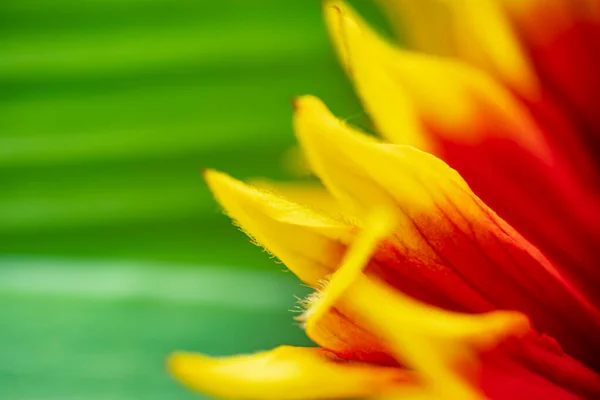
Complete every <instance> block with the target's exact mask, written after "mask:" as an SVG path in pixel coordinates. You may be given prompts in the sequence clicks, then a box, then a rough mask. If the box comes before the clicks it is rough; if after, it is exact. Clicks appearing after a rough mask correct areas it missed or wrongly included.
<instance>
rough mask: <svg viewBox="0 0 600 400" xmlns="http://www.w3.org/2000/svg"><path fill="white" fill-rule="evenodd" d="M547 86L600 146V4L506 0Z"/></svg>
mask: <svg viewBox="0 0 600 400" xmlns="http://www.w3.org/2000/svg"><path fill="white" fill-rule="evenodd" d="M501 3H502V4H503V5H504V7H505V9H506V10H507V11H508V13H509V14H510V16H511V17H512V21H513V23H514V26H515V27H516V28H517V30H518V32H519V34H520V35H521V37H522V38H523V40H524V42H525V45H526V47H527V50H528V51H529V53H530V54H531V56H532V60H533V61H534V62H535V67H536V69H537V71H538V74H539V75H540V76H541V79H542V82H543V84H544V85H545V86H546V87H548V88H550V89H551V90H552V92H553V94H554V95H555V96H556V97H557V98H558V100H560V101H561V105H562V106H563V107H565V108H567V109H568V110H569V111H570V112H571V113H572V114H571V115H572V116H573V117H575V118H577V119H578V120H579V121H580V122H581V124H582V125H581V126H580V127H581V128H582V130H585V129H586V128H587V132H586V133H587V134H588V135H591V136H592V138H593V139H594V140H595V144H596V145H598V143H599V141H600V117H599V115H598V108H597V105H598V102H600V76H599V75H598V70H599V69H600V63H599V62H598V58H597V54H598V53H599V52H600V3H598V2H597V1H596V0H502V1H501Z"/></svg>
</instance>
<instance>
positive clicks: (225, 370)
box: [168, 346, 414, 400]
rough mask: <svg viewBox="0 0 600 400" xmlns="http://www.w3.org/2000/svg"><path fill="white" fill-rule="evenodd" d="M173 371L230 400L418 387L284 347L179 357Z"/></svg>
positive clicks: (394, 373)
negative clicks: (234, 354) (249, 351)
mask: <svg viewBox="0 0 600 400" xmlns="http://www.w3.org/2000/svg"><path fill="white" fill-rule="evenodd" d="M168 367H169V370H170V371H171V373H172V374H173V375H174V376H175V377H176V378H178V379H179V380H180V381H181V382H183V383H184V384H185V385H186V386H188V387H190V388H191V389H193V390H196V391H198V392H201V393H204V394H208V395H210V396H214V397H219V398H225V399H249V400H255V399H256V400H265V399H266V400H270V399H273V400H285V399H298V400H302V399H342V398H365V397H375V396H383V395H386V394H389V393H393V392H394V391H396V390H398V389H401V388H403V387H407V386H408V387H410V386H414V379H413V377H412V375H411V374H410V373H409V372H406V371H403V370H401V369H399V368H391V367H383V366H375V365H367V364H361V363H354V362H344V361H341V360H339V359H337V358H336V357H335V356H334V355H333V354H332V353H329V352H327V351H325V350H322V349H318V348H298V347H291V346H281V347H278V348H275V349H273V350H271V351H266V352H262V353H256V354H252V355H242V356H234V357H224V358H211V357H208V356H204V355H201V354H191V353H175V354H173V355H172V356H171V357H170V359H169V362H168Z"/></svg>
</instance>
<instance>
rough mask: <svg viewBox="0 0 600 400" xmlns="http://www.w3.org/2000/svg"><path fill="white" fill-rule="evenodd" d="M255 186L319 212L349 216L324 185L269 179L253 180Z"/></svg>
mask: <svg viewBox="0 0 600 400" xmlns="http://www.w3.org/2000/svg"><path fill="white" fill-rule="evenodd" d="M249 183H251V184H252V185H253V186H255V187H257V188H259V189H264V190H267V191H269V192H271V193H274V194H277V195H280V196H281V197H283V198H286V199H288V200H290V201H292V202H294V203H298V204H302V205H304V206H307V207H310V208H312V209H314V210H316V211H317V212H321V213H323V214H326V215H331V216H342V215H344V216H346V217H347V216H348V212H347V211H346V210H341V209H340V204H339V203H338V202H337V201H336V200H335V198H333V196H331V194H329V193H328V192H327V190H326V189H325V188H324V187H323V185H321V184H319V183H316V182H273V181H270V180H267V179H253V180H251V181H250V182H249Z"/></svg>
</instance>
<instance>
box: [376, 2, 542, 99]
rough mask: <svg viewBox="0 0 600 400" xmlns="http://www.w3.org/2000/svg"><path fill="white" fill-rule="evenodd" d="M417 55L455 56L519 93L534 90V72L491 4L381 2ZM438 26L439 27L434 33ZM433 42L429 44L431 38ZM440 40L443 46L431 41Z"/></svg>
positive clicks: (500, 12)
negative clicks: (403, 28)
mask: <svg viewBox="0 0 600 400" xmlns="http://www.w3.org/2000/svg"><path fill="white" fill-rule="evenodd" d="M381 3H382V5H383V6H384V7H385V8H386V9H387V10H389V12H390V13H391V14H392V15H393V16H394V17H395V18H394V20H395V21H396V22H397V23H398V24H399V25H404V26H406V28H407V29H406V30H403V31H402V33H404V34H405V35H406V36H407V37H408V42H409V43H408V44H409V45H410V46H411V47H412V48H414V49H416V50H419V51H423V52H426V53H430V54H437V55H442V56H452V57H456V58H460V59H462V60H464V61H467V62H468V63H470V64H472V65H475V66H477V67H479V68H481V69H483V70H486V71H488V72H489V73H491V74H492V75H494V76H496V77H498V78H499V79H500V80H501V81H502V82H504V83H506V84H507V85H508V86H510V87H512V88H514V89H515V90H517V91H518V92H521V93H532V92H537V91H538V90H539V88H538V86H539V83H538V81H537V77H536V76H535V71H534V69H533V68H532V66H531V65H530V62H529V59H528V55H527V54H526V52H525V51H524V49H523V48H522V47H521V43H520V41H519V37H518V36H517V35H516V33H515V32H514V30H513V27H512V25H511V22H510V20H509V18H508V16H507V14H506V13H505V10H504V9H503V7H502V5H501V4H500V3H498V1H497V0H481V1H478V2H477V4H473V2H472V1H470V0H451V1H448V0H421V1H413V0H382V1H381ZM440 28H441V29H440ZM434 38H435V40H434ZM440 41H443V42H444V45H443V46H442V45H438V44H437V42H440Z"/></svg>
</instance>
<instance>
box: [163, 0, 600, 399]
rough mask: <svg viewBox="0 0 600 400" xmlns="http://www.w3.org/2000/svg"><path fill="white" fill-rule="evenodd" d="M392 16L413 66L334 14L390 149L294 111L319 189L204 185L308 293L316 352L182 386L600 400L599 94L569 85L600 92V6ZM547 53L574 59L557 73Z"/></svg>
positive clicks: (280, 393) (331, 19) (497, 6)
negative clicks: (592, 51)
mask: <svg viewBox="0 0 600 400" xmlns="http://www.w3.org/2000/svg"><path fill="white" fill-rule="evenodd" d="M381 3H382V5H383V6H384V8H386V9H388V10H389V11H390V14H391V15H402V16H404V17H406V16H408V17H409V18H408V20H406V21H404V22H405V23H404V24H403V26H404V27H405V28H408V35H407V36H408V38H409V41H410V42H411V44H412V45H413V46H414V47H416V48H417V49H418V50H420V51H422V53H414V52H409V51H406V50H403V49H400V48H397V47H395V46H394V45H392V44H390V43H388V42H387V41H386V40H384V39H382V38H381V37H380V36H379V35H378V34H377V33H376V32H374V31H373V30H371V29H370V28H369V27H368V26H367V25H366V24H365V23H364V22H363V21H362V20H361V18H360V17H359V16H358V15H357V14H356V13H355V12H354V11H353V10H352V9H350V8H349V7H348V6H346V5H345V4H344V3H342V2H338V1H329V2H326V3H325V6H324V13H325V19H326V22H327V25H328V28H329V30H330V33H331V36H332V39H333V41H334V43H335V45H336V49H337V51H338V53H339V56H340V59H341V61H342V64H343V66H344V68H345V70H346V72H347V73H348V75H349V76H350V78H351V79H352V81H353V83H354V85H355V87H356V90H357V93H358V94H359V97H360V98H361V100H362V101H363V104H364V107H365V109H366V111H367V112H368V114H369V115H370V117H371V118H372V121H373V124H374V126H375V127H376V129H377V130H378V132H379V133H380V134H381V135H382V136H384V137H385V138H386V139H387V140H388V141H389V142H388V143H385V142H381V141H379V140H378V139H375V138H373V137H371V136H369V135H366V134H364V133H363V132H360V131H359V130H357V129H356V128H353V127H351V126H349V125H348V124H346V123H345V122H343V121H341V120H339V119H337V118H336V117H334V116H333V115H332V114H331V113H330V111H329V110H328V109H327V108H326V106H325V105H324V104H323V103H322V102H321V101H320V100H319V99H317V98H315V97H312V96H303V97H300V98H297V99H296V100H295V101H294V109H295V112H294V130H295V132H296V135H297V138H298V141H299V143H300V146H301V148H302V152H303V155H304V157H305V159H306V161H307V163H308V167H309V168H310V170H311V171H312V172H313V173H314V174H315V175H316V176H317V177H318V178H319V180H320V182H321V184H322V186H315V185H312V186H311V187H310V188H309V189H305V190H301V189H298V188H296V187H291V186H289V185H288V186H282V185H277V184H273V183H268V182H256V183H254V184H248V183H244V182H240V181H238V180H236V179H234V178H231V177H229V176H228V175H226V174H223V173H220V172H217V171H213V170H208V171H206V172H205V179H206V182H207V184H208V186H209V188H210V189H211V191H212V192H213V194H214V196H215V198H216V199H217V201H218V202H219V203H220V204H221V206H222V207H223V209H224V210H225V212H226V213H227V214H228V215H229V216H230V217H231V218H232V219H233V220H234V221H235V222H236V224H237V225H238V226H240V227H241V228H242V229H243V230H244V231H245V232H246V233H247V234H248V236H250V237H251V238H252V239H253V240H254V241H255V242H256V243H257V244H259V245H261V246H263V247H264V248H265V249H266V250H268V251H269V252H271V253H272V254H274V255H275V256H276V257H277V258H279V259H280V260H281V261H282V262H283V263H284V264H285V265H286V266H287V267H288V268H289V269H290V270H291V271H292V272H294V273H295V274H296V275H297V276H298V277H299V278H300V279H301V280H302V281H303V282H304V283H306V284H307V285H309V286H311V287H313V288H314V289H315V293H314V294H313V295H312V296H310V297H309V298H308V299H306V300H305V301H304V302H303V305H304V307H305V308H306V311H305V312H304V314H303V315H302V316H301V317H300V318H299V320H300V321H301V322H302V324H303V327H304V329H305V330H306V333H307V334H308V336H309V337H310V338H311V339H312V340H313V341H314V342H315V343H316V344H318V345H319V346H320V348H294V347H289V346H282V347H279V348H276V349H274V350H271V351H267V352H262V353H257V354H252V355H244V356H235V357H226V358H210V357H207V356H203V355H199V354H188V353H177V354H174V355H173V356H172V358H171V359H170V361H169V367H170V370H171V372H172V373H173V374H174V375H175V376H176V377H177V378H178V379H180V380H181V381H182V382H183V383H185V384H186V385H187V386H189V387H190V388H192V389H194V390H197V391H200V392H203V393H207V394H209V395H212V396H215V397H220V398H236V399H239V398H243V399H249V400H253V399H290V400H295V399H333V398H339V399H341V398H389V397H394V398H402V399H467V400H469V399H474V400H476V399H484V398H491V399H531V398H547V399H554V400H556V399H578V398H590V399H591V398H599V397H600V375H598V374H597V372H595V371H598V370H599V369H600V357H599V354H600V341H599V340H598V338H599V337H600V310H599V308H598V305H599V304H600V292H599V291H598V290H597V288H598V287H600V272H599V271H598V269H597V264H598V261H599V260H600V207H598V200H599V199H598V188H597V176H596V173H597V172H596V169H595V163H597V161H596V160H595V159H594V157H593V156H592V154H593V152H592V151H591V150H590V143H593V142H594V140H597V138H595V137H594V134H593V133H594V132H596V133H598V132H600V129H597V128H599V127H600V126H596V125H595V124H597V123H598V120H596V119H597V115H598V114H597V113H595V114H594V113H593V112H590V110H591V109H590V104H592V103H590V102H591V101H595V100H596V99H595V96H598V95H599V93H600V90H596V91H595V90H591V89H590V88H585V89H582V88H579V86H578V82H577V79H579V78H578V77H572V76H569V74H567V72H568V71H569V68H575V67H578V66H580V65H584V66H583V67H581V69H578V71H579V70H580V71H581V73H582V75H583V76H584V77H586V78H585V79H588V78H589V82H590V86H591V87H592V88H594V87H595V86H594V85H596V81H595V79H597V74H595V75H594V74H593V73H592V70H591V69H590V70H588V69H586V68H587V67H588V66H590V65H593V63H592V61H593V60H588V59H587V58H586V57H588V56H589V54H588V53H587V52H584V51H582V50H581V49H580V48H579V47H577V45H576V44H577V43H580V42H581V40H582V35H583V34H584V33H585V34H586V35H589V37H592V38H595V37H598V38H600V34H599V32H600V30H599V29H598V27H599V26H600V6H598V5H597V4H596V2H595V0H576V1H571V0H549V1H547V2H545V1H543V0H526V1H521V0H502V1H501V0H481V1H480V2H478V5H477V6H472V2H469V1H467V0H418V1H416V0H413V1H411V0H394V1H391V0H381ZM542 3H543V5H542ZM574 4H576V5H574ZM567 11H569V12H568V13H567ZM561 13H563V14H565V13H566V14H565V15H562V14H561ZM539 16H544V17H545V20H544V21H546V22H547V23H550V24H551V25H552V26H551V29H545V28H544V27H540V26H539V25H540V23H541V22H540V20H539ZM424 21H435V22H437V23H435V24H434V25H435V26H434V28H435V29H430V28H431V26H432V24H431V23H425V22H424ZM594 35H595V36H594ZM521 39H524V41H521ZM556 42H558V43H559V44H561V45H560V46H558V48H559V51H560V52H562V53H560V54H562V55H563V56H567V55H568V56H569V57H571V58H570V59H569V60H571V61H565V60H563V59H562V58H561V59H560V62H558V61H557V59H555V58H553V57H556V55H555V54H554V53H552V51H550V50H549V43H556ZM586 43H587V42H586ZM561 46H562V47H561ZM570 62H572V64H570ZM588 75H590V76H588ZM591 75H594V76H591ZM549 82H551V84H550V83H549ZM561 88H563V89H564V90H559V89H561ZM564 103H568V104H571V105H572V107H570V108H568V109H567V108H565V107H564ZM595 104H598V103H597V102H596V103H595ZM581 126H585V127H586V128H585V129H586V130H585V132H586V135H587V136H585V137H582V136H581V135H579V136H577V135H576V134H575V133H576V132H580V131H581ZM390 142H391V143H390ZM442 160H443V161H442ZM572 160H575V161H572ZM449 165H450V166H451V167H452V168H451V167H450V166H449ZM463 178H464V179H463ZM467 182H468V184H467Z"/></svg>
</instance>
